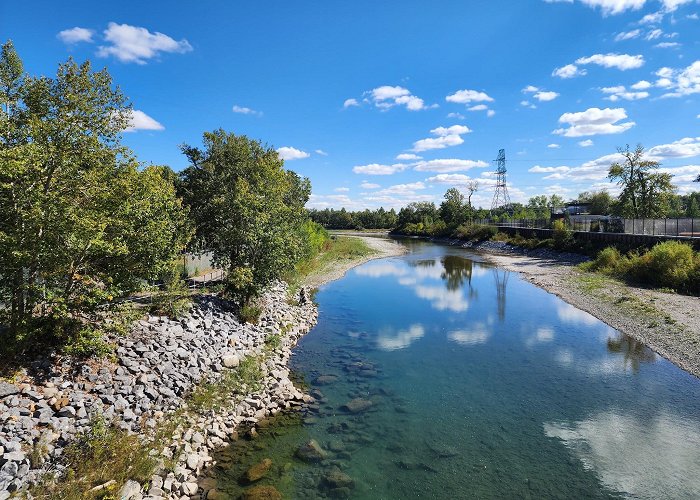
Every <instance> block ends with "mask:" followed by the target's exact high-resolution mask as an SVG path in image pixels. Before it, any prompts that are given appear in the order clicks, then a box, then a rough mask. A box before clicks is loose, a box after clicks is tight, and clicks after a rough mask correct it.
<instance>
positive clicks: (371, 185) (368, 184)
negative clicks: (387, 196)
mask: <svg viewBox="0 0 700 500" xmlns="http://www.w3.org/2000/svg"><path fill="white" fill-rule="evenodd" d="M360 187H361V188H362V189H377V188H380V187H381V186H380V185H379V184H375V183H373V182H367V181H363V182H362V184H360Z"/></svg>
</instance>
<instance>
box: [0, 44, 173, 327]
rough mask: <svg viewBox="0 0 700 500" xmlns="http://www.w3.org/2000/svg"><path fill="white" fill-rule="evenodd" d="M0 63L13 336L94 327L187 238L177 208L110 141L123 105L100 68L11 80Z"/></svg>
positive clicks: (0, 191)
mask: <svg viewBox="0 0 700 500" xmlns="http://www.w3.org/2000/svg"><path fill="white" fill-rule="evenodd" d="M1 57H2V58H1V60H0V88H2V95H1V96H0V98H1V99H2V100H3V104H4V106H3V110H2V111H1V112H0V114H1V120H2V125H3V126H2V127H0V213H2V214H3V217H2V219H1V220H0V261H2V262H3V266H2V267H1V268H0V295H1V300H2V301H3V302H5V303H8V302H9V304H10V307H9V308H8V309H7V310H5V313H6V314H8V315H9V325H10V331H11V333H13V334H14V335H15V337H16V336H17V335H18V334H20V333H21V332H22V331H29V330H31V329H32V327H33V326H35V324H36V323H37V320H39V322H40V323H41V324H43V325H47V326H48V327H49V328H50V329H51V331H53V332H54V333H56V334H57V335H59V336H62V337H66V336H72V335H74V334H75V333H76V332H78V331H85V330H86V328H87V329H90V328H92V327H93V326H95V328H99V326H98V325H97V323H98V321H99V317H103V316H102V315H99V317H98V315H96V310H97V307H98V306H100V305H102V304H104V303H108V302H110V300H112V299H115V298H116V297H118V296H121V295H124V294H127V293H129V292H131V291H134V290H136V289H138V288H140V287H141V286H142V285H143V282H144V281H145V280H151V279H157V277H158V276H159V275H161V274H162V273H163V272H164V270H165V269H166V268H168V267H170V266H172V265H173V263H174V260H175V257H176V256H177V254H178V253H179V252H180V250H181V249H182V248H183V247H184V245H185V243H186V240H187V230H186V212H185V211H184V210H183V209H182V207H181V204H180V201H179V200H178V199H177V198H176V196H175V190H174V186H173V184H172V182H171V181H169V180H168V179H167V177H166V175H165V174H164V170H163V169H161V168H159V167H150V168H147V169H145V170H143V171H141V170H140V169H139V165H138V163H137V162H136V160H135V159H134V158H133V156H132V154H131V152H130V151H129V150H128V149H126V148H125V147H123V146H121V144H120V137H121V132H122V131H123V130H124V129H125V128H126V127H127V125H128V123H129V119H130V116H131V109H130V107H129V106H128V105H127V104H126V99H125V98H124V96H123V95H122V94H121V92H120V91H119V89H118V88H117V89H115V88H113V87H112V79H111V77H110V76H109V74H108V73H107V71H106V70H102V71H98V72H93V71H92V69H91V66H90V63H89V62H86V63H84V64H82V65H80V66H78V65H77V64H76V63H75V62H73V61H72V60H69V61H68V62H66V63H64V64H61V65H60V66H59V68H58V72H57V76H56V77H55V78H48V77H40V78H34V77H30V76H24V75H22V74H21V67H22V66H21V61H20V59H19V57H18V56H17V54H16V52H15V51H14V48H13V47H12V45H11V43H9V42H8V43H7V44H5V45H4V46H3V50H2V56H1Z"/></svg>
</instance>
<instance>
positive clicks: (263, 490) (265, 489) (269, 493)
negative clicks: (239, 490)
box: [243, 486, 282, 500]
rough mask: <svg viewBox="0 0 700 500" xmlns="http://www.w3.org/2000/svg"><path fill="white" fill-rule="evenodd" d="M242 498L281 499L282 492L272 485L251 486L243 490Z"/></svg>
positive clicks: (246, 499)
mask: <svg viewBox="0 0 700 500" xmlns="http://www.w3.org/2000/svg"><path fill="white" fill-rule="evenodd" d="M243 500H282V493H280V492H279V491H277V488H275V487H274V486H253V487H252V488H250V489H247V490H245V491H244V492H243Z"/></svg>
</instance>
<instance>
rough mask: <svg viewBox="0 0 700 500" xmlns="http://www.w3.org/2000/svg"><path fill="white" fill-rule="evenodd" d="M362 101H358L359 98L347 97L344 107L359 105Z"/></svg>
mask: <svg viewBox="0 0 700 500" xmlns="http://www.w3.org/2000/svg"><path fill="white" fill-rule="evenodd" d="M359 105H360V103H359V102H357V99H345V102H344V103H343V107H344V108H349V107H352V106H359Z"/></svg>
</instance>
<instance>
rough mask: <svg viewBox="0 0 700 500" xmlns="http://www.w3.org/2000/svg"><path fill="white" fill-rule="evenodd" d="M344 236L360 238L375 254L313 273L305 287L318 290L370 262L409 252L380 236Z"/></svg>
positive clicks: (306, 279) (342, 261) (339, 263)
mask: <svg viewBox="0 0 700 500" xmlns="http://www.w3.org/2000/svg"><path fill="white" fill-rule="evenodd" d="M342 236H348V237H353V238H360V239H361V240H363V241H364V242H365V243H367V246H369V247H370V248H371V249H372V250H373V253H371V254H369V255H365V256H363V257H358V258H356V259H347V260H339V261H334V262H331V263H329V264H328V265H326V266H324V267H323V268H321V269H318V270H317V271H315V272H313V273H311V274H310V275H308V276H307V277H306V278H304V286H307V287H309V288H312V289H313V288H318V287H320V286H321V285H325V284H326V283H329V282H331V281H335V280H337V279H340V278H342V277H343V276H345V273H346V272H348V271H349V270H350V269H352V268H353V267H356V266H359V265H360V264H364V263H365V262H368V261H370V260H374V259H382V258H384V257H392V256H394V255H403V254H405V253H406V252H408V249H407V248H406V247H405V246H403V245H401V244H400V243H397V242H396V241H394V240H391V239H389V238H385V237H383V235H380V236H378V237H377V236H363V235H362V234H361V233H360V234H358V233H342Z"/></svg>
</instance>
